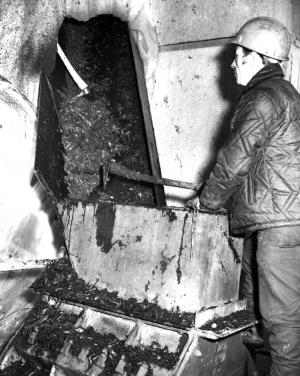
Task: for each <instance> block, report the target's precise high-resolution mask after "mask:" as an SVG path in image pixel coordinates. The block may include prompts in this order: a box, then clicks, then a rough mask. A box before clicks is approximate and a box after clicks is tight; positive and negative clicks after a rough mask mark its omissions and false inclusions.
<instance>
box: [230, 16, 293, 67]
mask: <svg viewBox="0 0 300 376" xmlns="http://www.w3.org/2000/svg"><path fill="white" fill-rule="evenodd" d="M231 43H233V44H236V45H238V46H242V47H245V48H248V49H249V50H252V51H255V52H258V53H260V54H262V55H265V56H267V57H270V58H273V59H277V60H288V54H289V51H290V48H291V38H290V35H289V32H288V31H287V29H286V27H285V26H284V25H282V24H281V23H280V22H279V21H277V20H274V19H273V18H270V17H256V18H253V19H251V20H249V21H248V22H246V23H245V24H244V25H243V26H242V27H241V29H240V30H239V32H238V33H237V35H236V36H235V38H234V39H233V40H232V41H231Z"/></svg>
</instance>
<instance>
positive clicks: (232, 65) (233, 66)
mask: <svg viewBox="0 0 300 376" xmlns="http://www.w3.org/2000/svg"><path fill="white" fill-rule="evenodd" d="M231 68H232V69H234V68H236V64H235V60H233V62H232V63H231Z"/></svg>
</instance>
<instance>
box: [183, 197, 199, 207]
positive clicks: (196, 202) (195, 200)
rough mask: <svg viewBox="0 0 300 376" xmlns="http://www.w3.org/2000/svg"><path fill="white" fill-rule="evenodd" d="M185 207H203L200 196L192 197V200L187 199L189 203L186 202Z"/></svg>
mask: <svg viewBox="0 0 300 376" xmlns="http://www.w3.org/2000/svg"><path fill="white" fill-rule="evenodd" d="M185 207H186V208H189V209H193V210H199V209H201V204H200V200H199V197H198V196H197V197H195V198H192V199H191V200H189V201H187V203H186V204H185Z"/></svg>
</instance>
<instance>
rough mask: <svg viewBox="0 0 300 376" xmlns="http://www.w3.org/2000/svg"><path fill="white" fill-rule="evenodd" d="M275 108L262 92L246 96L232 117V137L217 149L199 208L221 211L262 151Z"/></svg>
mask: <svg viewBox="0 0 300 376" xmlns="http://www.w3.org/2000/svg"><path fill="white" fill-rule="evenodd" d="M274 112H275V111H274V105H273V103H272V101H271V100H270V98H269V97H268V96H267V95H266V94H265V93H264V92H263V91H261V90H254V89H252V90H251V92H248V93H245V94H244V95H243V97H242V98H241V101H240V103H239V105H238V107H237V110H236V113H235V115H234V117H233V121H232V126H231V134H230V136H229V138H228V139H227V141H226V142H225V144H224V146H223V147H222V148H221V149H220V151H219V153H218V155H217V159H216V163H215V166H214V168H213V170H212V172H211V174H210V176H209V178H208V180H207V181H206V183H205V185H204V188H203V190H202V193H201V195H200V204H201V205H202V206H204V207H206V208H209V209H220V208H222V207H224V205H225V203H226V202H227V200H228V199H229V198H230V196H231V195H232V194H233V193H234V192H235V190H236V189H237V188H238V186H239V185H240V184H241V183H242V182H243V181H244V180H245V178H246V176H247V174H248V171H249V167H250V166H251V164H252V163H253V161H254V160H255V159H256V157H257V155H258V154H259V153H260V152H261V151H262V149H261V147H262V145H263V144H264V142H265V140H266V138H267V132H266V129H267V127H266V124H268V123H269V122H270V121H271V118H272V116H273V114H274Z"/></svg>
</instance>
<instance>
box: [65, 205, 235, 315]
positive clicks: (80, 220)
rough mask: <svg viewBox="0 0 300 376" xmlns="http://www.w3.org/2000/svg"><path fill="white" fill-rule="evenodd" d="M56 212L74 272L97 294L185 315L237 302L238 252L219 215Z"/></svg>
mask: <svg viewBox="0 0 300 376" xmlns="http://www.w3.org/2000/svg"><path fill="white" fill-rule="evenodd" d="M61 212H62V218H63V222H64V224H65V235H66V244H67V248H68V252H69V255H70V257H71V260H72V262H73V264H74V267H75V270H76V271H77V273H78V275H79V277H80V278H82V279H84V280H85V281H86V282H89V283H91V284H95V285H96V287H98V288H100V289H104V288H106V289H107V290H109V291H118V296H119V297H121V298H123V299H130V298H136V299H137V300H138V301H140V302H141V301H143V300H144V299H147V300H148V301H149V302H154V303H156V304H158V305H159V306H160V307H162V308H165V309H168V310H174V311H176V310H177V309H178V308H179V309H180V310H181V311H184V312H196V311H199V310H201V309H203V308H205V307H211V306H216V305H220V304H223V303H226V302H229V301H233V300H237V298H238V286H239V283H238V281H239V275H240V250H239V249H238V248H237V249H234V248H233V247H232V246H230V244H229V241H228V235H227V233H228V221H227V216H226V215H224V214H218V215H217V214H211V213H200V212H197V213H196V212H195V213H193V212H188V211H186V210H180V209H175V208H173V209H172V208H170V209H166V208H165V209H160V208H146V207H141V206H121V205H114V204H112V203H104V202H101V203H98V204H95V205H86V206H83V205H82V204H81V203H79V204H78V205H77V206H75V205H71V206H65V207H64V208H61Z"/></svg>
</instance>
